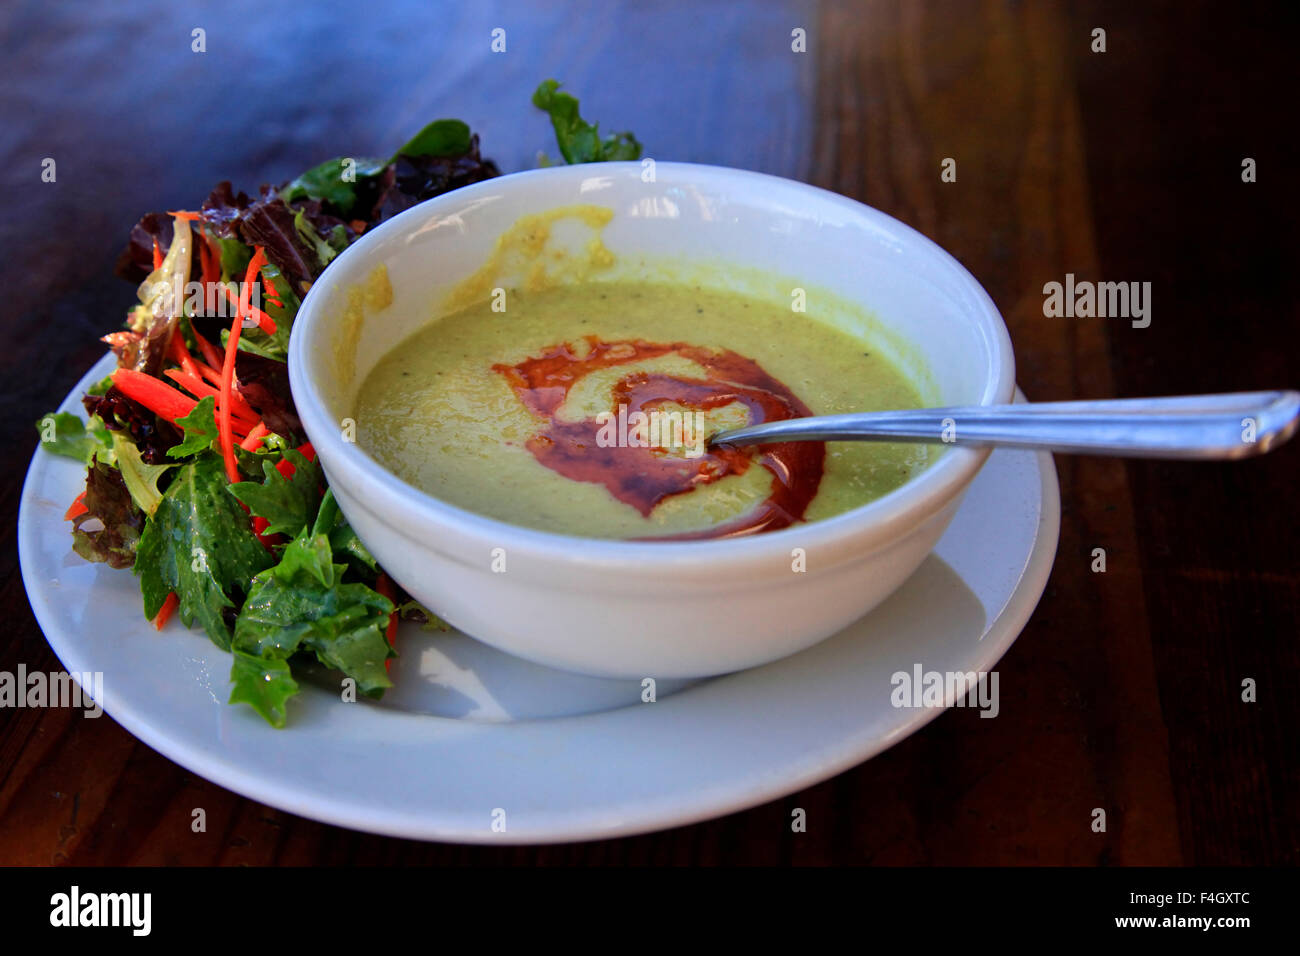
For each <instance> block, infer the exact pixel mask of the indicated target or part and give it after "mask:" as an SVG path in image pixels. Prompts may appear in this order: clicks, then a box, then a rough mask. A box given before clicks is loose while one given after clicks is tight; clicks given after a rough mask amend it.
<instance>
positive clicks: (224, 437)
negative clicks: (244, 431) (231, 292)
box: [217, 313, 244, 484]
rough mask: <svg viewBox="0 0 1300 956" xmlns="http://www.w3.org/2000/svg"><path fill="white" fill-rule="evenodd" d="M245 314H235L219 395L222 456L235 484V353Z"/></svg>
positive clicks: (218, 432)
mask: <svg viewBox="0 0 1300 956" xmlns="http://www.w3.org/2000/svg"><path fill="white" fill-rule="evenodd" d="M243 321H244V320H243V315H242V313H241V314H240V315H236V316H235V321H234V322H232V323H231V325H230V338H228V339H226V360H225V362H224V363H223V364H222V366H221V393H220V394H219V395H218V396H217V435H218V436H219V437H220V441H221V456H222V458H224V459H225V462H226V477H227V478H229V479H230V481H231V483H232V484H233V483H234V482H236V481H239V463H238V461H237V460H236V458H235V447H234V445H235V443H234V436H233V433H232V431H231V421H230V419H231V414H230V411H231V406H232V405H233V404H234V402H233V401H232V399H231V395H232V394H234V385H235V354H236V353H237V352H238V351H239V329H240V326H242V325H243Z"/></svg>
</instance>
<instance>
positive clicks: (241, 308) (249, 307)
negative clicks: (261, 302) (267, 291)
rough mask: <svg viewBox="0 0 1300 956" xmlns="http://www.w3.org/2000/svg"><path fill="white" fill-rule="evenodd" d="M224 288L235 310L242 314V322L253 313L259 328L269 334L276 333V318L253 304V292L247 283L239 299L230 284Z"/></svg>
mask: <svg viewBox="0 0 1300 956" xmlns="http://www.w3.org/2000/svg"><path fill="white" fill-rule="evenodd" d="M224 288H225V290H226V298H227V299H229V300H230V304H231V305H233V306H234V307H235V312H236V313H237V314H238V315H239V316H240V321H241V322H242V321H243V316H245V315H251V316H252V317H253V318H255V319H257V325H258V328H260V329H261V330H262V331H263V332H265V333H266V334H267V335H274V334H275V328H276V326H275V319H273V318H271V317H270V316H269V315H267V314H266V313H265V312H263V311H262V310H261V309H259V308H257V307H256V306H254V305H253V304H252V302H251V300H252V292H251V290H250V289H249V286H248V285H247V284H245V285H244V291H242V292H240V294H239V300H238V301H236V300H235V294H234V293H233V292H231V291H230V287H229V286H225V287H224Z"/></svg>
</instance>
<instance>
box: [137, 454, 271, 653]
mask: <svg viewBox="0 0 1300 956" xmlns="http://www.w3.org/2000/svg"><path fill="white" fill-rule="evenodd" d="M272 560H273V559H272V557H271V555H269V554H268V553H267V552H266V549H265V548H263V547H262V545H261V544H260V543H259V542H258V540H257V537H256V536H255V535H254V534H253V531H252V529H251V528H250V527H249V522H248V515H247V514H245V513H244V509H243V508H241V507H240V505H239V501H238V500H237V499H236V498H235V496H234V495H232V494H231V493H230V490H229V487H228V486H227V484H226V472H225V466H224V465H223V463H222V461H221V459H220V458H218V457H217V456H216V455H212V454H206V455H201V456H199V457H198V458H196V459H195V460H194V461H192V462H189V463H186V464H184V465H181V466H179V470H178V471H177V474H176V476H175V477H174V478H173V479H172V483H171V485H169V486H168V488H167V491H166V493H165V494H163V496H162V500H161V501H160V502H159V504H158V507H157V510H155V511H154V513H153V516H152V517H150V518H149V520H148V521H147V522H146V523H145V528H144V533H143V534H142V535H141V536H140V543H139V546H138V548H137V549H136V558H135V572H136V574H138V575H139V576H140V591H141V594H142V595H143V597H144V613H145V617H147V618H150V619H153V618H154V617H155V616H156V615H157V614H158V610H159V608H161V607H162V604H163V601H164V600H166V598H167V595H168V594H169V593H170V592H172V591H175V592H176V595H177V597H178V598H179V599H180V605H179V608H178V610H179V611H180V615H181V619H182V620H183V621H184V622H185V624H186V626H189V625H191V624H192V623H193V622H194V621H195V620H198V622H199V623H200V625H201V626H202V627H203V629H204V631H206V632H207V634H208V637H210V638H211V639H212V642H213V643H214V644H216V645H217V646H218V647H221V648H223V649H229V647H230V637H231V632H230V628H229V627H228V626H227V625H226V622H225V615H224V614H223V611H224V610H225V609H226V608H228V607H235V606H236V604H235V601H234V600H233V599H232V598H233V595H234V594H235V592H236V591H238V592H242V593H247V592H248V589H249V588H250V587H251V585H252V580H253V576H254V575H255V574H257V572H259V571H261V570H262V569H263V568H266V567H267V566H268V565H269V564H270V563H271V561H272Z"/></svg>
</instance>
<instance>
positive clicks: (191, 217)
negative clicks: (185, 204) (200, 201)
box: [167, 209, 203, 222]
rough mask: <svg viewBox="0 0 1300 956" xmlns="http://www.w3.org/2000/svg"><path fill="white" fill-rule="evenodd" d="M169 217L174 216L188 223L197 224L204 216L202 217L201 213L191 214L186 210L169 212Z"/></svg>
mask: <svg viewBox="0 0 1300 956" xmlns="http://www.w3.org/2000/svg"><path fill="white" fill-rule="evenodd" d="M167 215H169V216H172V217H174V218H176V219H184V220H185V221H186V222H196V221H197V220H199V219H202V218H203V216H202V215H200V214H199V213H197V212H189V211H188V210H185V209H176V210H169V211H168V212H167Z"/></svg>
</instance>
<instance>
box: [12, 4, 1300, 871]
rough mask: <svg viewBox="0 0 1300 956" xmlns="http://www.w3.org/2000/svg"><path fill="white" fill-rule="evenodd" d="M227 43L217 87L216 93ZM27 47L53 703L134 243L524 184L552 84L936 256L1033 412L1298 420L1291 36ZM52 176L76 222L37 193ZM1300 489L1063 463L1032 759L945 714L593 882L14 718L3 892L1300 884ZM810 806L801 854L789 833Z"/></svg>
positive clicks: (19, 596)
mask: <svg viewBox="0 0 1300 956" xmlns="http://www.w3.org/2000/svg"><path fill="white" fill-rule="evenodd" d="M466 8H472V11H471V10H467V9H466ZM268 17H269V22H268ZM255 22H258V23H263V24H268V26H266V27H264V28H261V29H256V30H253V29H249V25H250V24H253V23H255ZM195 26H202V27H204V28H205V29H207V31H208V50H209V52H208V53H207V54H204V55H197V54H194V53H192V52H191V51H190V42H189V35H190V34H189V31H190V30H191V29H192V28H193V27H195ZM495 26H503V27H505V28H506V29H507V31H508V52H507V53H506V54H504V55H494V54H492V53H490V51H489V49H488V32H489V31H490V29H491V28H492V27H495ZM0 27H2V31H3V40H2V46H0V48H2V49H3V52H4V57H5V62H6V64H7V65H8V67H9V72H8V73H7V76H6V79H5V81H4V110H5V119H6V123H5V134H4V137H3V140H0V148H2V150H3V152H2V154H0V177H3V185H4V194H5V197H6V205H5V209H4V213H3V215H2V216H0V248H2V249H4V250H5V253H4V256H3V257H2V258H0V282H2V284H3V288H4V289H5V290H6V293H7V302H6V304H7V308H6V310H5V312H4V314H3V316H2V317H0V326H2V328H3V334H4V342H5V347H4V348H3V349H2V350H0V374H3V382H4V389H5V402H4V406H3V411H2V412H0V421H2V422H3V427H4V430H5V431H4V435H5V441H4V444H3V447H2V449H0V454H2V455H3V456H4V465H5V467H4V468H3V469H2V470H0V475H2V476H3V477H0V514H3V515H4V523H3V528H2V533H3V538H4V542H3V544H4V547H3V549H2V551H0V601H3V607H4V609H5V611H6V612H7V613H6V617H5V625H4V627H3V628H0V669H7V670H12V669H14V667H16V665H17V664H18V663H19V662H22V663H25V664H26V666H27V667H28V668H29V669H44V670H48V669H51V668H54V667H57V666H58V665H57V662H56V660H55V658H54V656H53V655H52V653H51V652H50V650H49V648H48V646H47V645H46V643H45V641H44V639H43V637H42V635H41V633H40V631H39V628H38V627H37V626H36V624H35V621H34V620H33V618H32V615H31V612H30V609H29V607H28V605H27V601H26V597H25V594H24V592H23V586H22V582H21V579H20V575H19V572H18V567H17V556H16V544H15V528H14V516H15V514H16V510H17V501H18V493H19V489H20V487H21V480H22V476H23V474H24V472H25V470H26V466H27V462H28V461H29V460H30V457H31V454H32V452H33V450H34V447H35V433H34V430H33V429H32V427H31V423H32V422H33V421H34V420H35V419H36V418H37V417H38V416H39V415H40V414H41V413H43V412H44V411H46V410H47V409H48V408H49V407H50V406H52V405H53V404H54V403H55V402H56V401H57V400H58V399H59V398H61V397H62V396H63V395H64V394H65V393H66V392H67V390H68V389H69V388H71V386H72V385H73V383H74V382H75V381H76V380H77V378H78V377H80V375H81V374H82V373H83V372H84V371H85V369H86V368H87V367H88V366H89V365H90V364H91V363H92V362H93V361H94V360H95V358H97V357H98V355H99V354H100V353H101V347H100V346H99V344H98V343H97V342H96V338H97V336H98V335H100V334H103V333H104V332H106V331H109V330H111V329H112V328H114V327H116V326H117V325H118V324H119V323H120V320H121V314H122V310H123V309H124V308H125V306H126V305H127V304H128V302H129V300H130V298H131V290H130V288H129V286H127V285H125V284H124V283H122V282H120V280H116V279H114V278H113V277H112V275H111V270H112V262H113V258H114V256H115V255H116V252H117V250H118V248H119V247H120V245H121V244H122V242H123V240H124V238H125V235H126V231H127V229H128V228H129V227H130V225H131V223H132V222H133V221H134V220H135V219H136V218H137V217H138V215H139V214H140V213H142V212H145V211H148V210H152V209H166V208H176V207H183V206H187V205H192V204H193V203H194V202H195V201H196V199H197V198H198V197H201V196H202V195H204V194H206V191H207V189H208V188H209V187H210V186H211V185H212V184H213V183H214V182H216V181H217V180H219V179H223V178H230V179H233V180H234V181H235V182H236V184H237V185H240V186H242V187H243V188H246V189H249V188H251V187H254V186H256V185H257V184H258V183H260V182H263V181H278V180H280V179H283V178H286V177H287V176H290V175H293V174H294V173H296V172H297V171H298V170H299V169H300V168H302V167H303V166H305V165H307V164H309V163H311V162H314V161H317V160H319V159H321V158H323V157H326V156H330V155H336V154H337V153H339V152H340V151H342V150H345V149H352V150H355V151H357V152H377V153H382V152H384V151H385V149H386V148H387V147H388V146H389V145H391V144H393V143H395V142H397V141H399V140H400V139H401V138H402V137H403V135H404V134H405V133H408V132H409V131H410V130H412V129H413V128H416V127H418V126H419V125H420V124H421V123H422V122H424V121H425V120H426V119H427V118H429V117H432V116H435V115H458V116H461V117H463V118H465V119H466V120H467V121H469V122H470V123H471V124H472V125H473V126H474V127H475V128H476V129H478V130H480V131H481V132H482V134H483V141H484V146H485V151H486V152H487V153H488V154H489V155H492V156H494V157H495V158H496V159H497V160H498V161H499V162H500V163H501V165H502V166H503V168H507V169H518V168H524V167H526V166H529V165H531V164H532V163H533V160H534V156H535V153H536V151H537V150H538V149H546V148H550V149H552V151H553V147H551V146H550V142H549V130H548V128H547V124H546V121H545V120H544V119H543V118H541V117H540V116H538V115H536V114H535V113H534V112H533V111H532V110H531V109H530V108H529V107H528V95H529V93H530V92H531V90H532V88H533V86H535V84H536V82H537V81H538V80H539V79H541V78H544V77H546V76H555V77H557V78H559V79H561V80H563V81H564V82H565V83H566V84H568V85H569V86H570V87H571V88H572V89H573V90H574V91H575V92H577V93H578V94H579V95H581V96H582V98H583V104H584V112H588V113H590V115H593V116H595V117H598V118H600V119H601V120H602V122H603V123H604V125H605V126H606V127H607V128H631V129H633V130H635V131H636V132H637V134H638V136H640V138H641V139H642V140H643V141H644V142H645V143H646V144H647V152H648V154H649V155H652V156H654V157H656V158H671V159H685V160H692V161H699V162H712V163H720V164H724V165H732V166H741V167H747V168H752V169H759V170H763V171H766V172H772V173H777V174H780V175H786V176H792V177H796V178H801V179H805V180H807V181H809V182H812V183H815V184H816V185H820V186H824V187H826V188H829V189H833V190H836V191H838V192H841V193H844V194H845V195H848V196H852V197H854V198H857V199H861V200H863V201H864V202H867V203H870V204H872V205H874V206H876V207H878V208H880V209H883V210H884V211H886V212H888V213H890V214H891V215H894V216H897V217H898V218H900V219H902V220H903V221H905V222H908V223H909V224H911V225H913V226H915V227H916V228H918V229H920V230H921V231H922V232H924V233H926V234H927V235H929V236H931V237H932V238H934V239H935V240H936V241H938V242H939V243H940V244H941V245H943V246H944V247H945V248H947V249H949V250H950V251H951V252H952V253H953V254H954V255H955V256H957V257H958V258H959V259H960V260H961V261H962V262H963V263H964V264H965V265H966V266H967V267H968V268H969V269H970V270H971V271H972V272H973V273H974V275H975V276H977V277H978V278H979V279H980V280H981V282H983V283H984V285H985V287H986V288H987V289H988V290H989V292H990V294H991V295H992V297H993V298H994V300H995V301H996V302H997V304H998V305H999V307H1000V308H1001V310H1002V312H1003V315H1004V316H1005V317H1006V319H1007V322H1008V325H1009V326H1010V328H1011V332H1012V337H1013V340H1014V342H1015V346H1016V359H1017V363H1018V369H1019V376H1018V377H1019V381H1020V384H1021V386H1022V387H1023V389H1024V390H1025V392H1026V393H1027V394H1028V395H1029V397H1030V398H1032V399H1067V398H1098V397H1106V396H1112V395H1147V394H1172V393H1177V392H1185V391H1209V390H1229V389H1238V388H1241V389H1246V388H1260V387H1277V386H1292V387H1294V386H1295V385H1296V384H1297V382H1300V374H1297V372H1298V371H1300V369H1298V368H1297V360H1296V356H1297V355H1298V354H1300V332H1298V331H1297V330H1298V329H1300V323H1298V322H1297V319H1298V318H1300V315H1298V309H1297V304H1296V303H1297V299H1296V296H1295V295H1294V291H1293V289H1292V287H1291V286H1292V283H1293V276H1294V274H1295V267H1294V263H1295V261H1296V258H1297V251H1298V249H1297V245H1298V243H1297V226H1296V221H1297V219H1296V215H1295V214H1296V211H1297V203H1296V198H1297V196H1296V191H1297V185H1296V183H1295V180H1294V170H1295V169H1296V168H1297V162H1296V160H1297V158H1298V157H1297V148H1296V146H1297V138H1296V133H1295V124H1294V122H1293V121H1292V120H1291V119H1290V115H1291V113H1293V112H1294V110H1293V108H1291V107H1290V106H1289V104H1287V105H1284V104H1286V97H1285V96H1284V95H1283V94H1286V93H1289V92H1290V90H1291V89H1293V88H1294V85H1295V76H1294V67H1293V65H1292V64H1293V63H1294V55H1293V51H1292V49H1291V45H1292V38H1293V37H1294V35H1295V31H1294V28H1295V22H1294V14H1292V13H1291V12H1290V10H1289V8H1288V7H1287V6H1286V5H1282V4H1278V5H1272V6H1265V5H1258V6H1255V5H1233V6H1231V7H1227V6H1225V7H1218V6H1215V5H1212V4H1208V3H1194V2H1193V3H1176V4H1175V3H1159V4H1146V5H1140V8H1139V5H1135V4H1121V3H1103V4H1083V3H1079V4H1062V3H1049V2H1028V0H1026V2H1001V3H996V2H988V3H973V2H962V0H953V2H946V3H932V2H924V3H922V2H890V3H886V2H865V3H839V4H834V3H825V4H812V3H761V2H758V0H754V2H747V3H707V2H706V3H701V2H690V3H685V2H681V3H663V4H632V3H617V2H590V3H575V4H569V5H564V6H562V5H559V4H556V5H541V4H538V5H524V4H513V5H500V6H492V5H486V4H483V5H480V4H472V5H470V4H462V5H450V4H448V5H436V4H427V3H409V4H392V5H388V4H383V3H373V4H367V5H365V12H364V15H361V14H359V12H358V8H357V6H356V5H355V4H350V3H343V2H325V3H313V4H310V5H307V4H303V5H301V6H300V7H290V8H280V7H276V8H275V12H274V13H269V14H268V13H267V12H266V11H265V9H264V8H263V6H261V5H258V4H253V3H250V2H240V3H233V4H227V5H223V7H222V8H220V9H218V8H215V7H213V8H207V7H204V8H201V9H200V10H199V11H198V12H186V11H182V10H178V9H176V5H167V4H162V3H156V2H147V3H140V4H132V5H129V6H126V7H122V6H117V7H103V8H99V9H98V10H97V11H96V12H94V13H91V12H89V11H87V10H83V9H80V8H77V9H72V8H70V7H65V6H63V5H55V4H37V3H21V2H20V3H15V4H10V5H7V6H6V7H5V8H4V9H3V11H0ZM795 27H803V28H804V29H806V30H807V31H808V38H809V49H808V52H807V53H806V54H795V53H793V52H791V50H790V31H791V30H792V29H793V28H795ZM1094 27H1102V28H1104V29H1106V31H1107V51H1106V52H1105V53H1104V54H1101V53H1093V52H1091V51H1090V49H1089V44H1090V31H1091V30H1092V29H1093V28H1094ZM46 156H51V157H55V158H57V161H58V173H59V178H58V182H57V183H56V184H43V183H41V181H40V177H39V173H40V161H41V159H42V158H43V157H46ZM1247 156H1250V157H1253V158H1255V159H1256V161H1257V163H1258V170H1259V175H1258V182H1256V183H1253V184H1246V183H1243V182H1242V181H1241V176H1240V168H1241V167H1240V164H1241V160H1242V158H1243V157H1247ZM946 157H951V158H953V159H955V160H956V161H957V171H958V176H957V181H956V182H955V183H944V182H942V181H941V180H940V176H939V172H940V163H941V162H942V160H943V159H944V158H946ZM1067 272H1073V273H1074V274H1075V275H1076V276H1078V277H1079V278H1080V279H1089V278H1090V279H1094V280H1137V281H1150V282H1152V283H1153V312H1152V324H1151V326H1150V327H1149V328H1146V329H1134V328H1132V327H1130V326H1129V325H1128V323H1126V322H1124V321H1122V320H1115V319H1061V318H1047V317H1044V315H1043V310H1042V302H1043V296H1042V287H1043V284H1044V283H1045V282H1048V281H1053V280H1056V281H1060V280H1062V279H1063V278H1064V275H1065V274H1066V273H1067ZM1298 463H1300V445H1293V446H1291V447H1288V448H1285V449H1283V450H1282V451H1280V452H1279V453H1277V454H1276V455H1272V456H1269V457H1267V458H1264V459H1260V460H1256V461H1250V462H1246V463H1242V464H1235V465H1181V464H1152V463H1138V464H1123V463H1120V462H1116V461H1110V460H1105V459H1096V460H1088V459H1069V458H1061V459H1058V468H1059V470H1060V478H1061V491H1062V505H1063V515H1062V528H1061V543H1060V548H1059V551H1058V555H1057V562H1056V566H1055V569H1054V571H1053V574H1052V578H1051V581H1050V582H1049V585H1048V589H1047V592H1046V594H1045V595H1044V597H1043V600H1042V603H1041V604H1040V606H1039V608H1038V610H1037V612H1036V613H1035V614H1034V616H1033V618H1032V619H1031V621H1030V622H1029V624H1028V626H1027V627H1026V629H1025V632H1024V634H1023V635H1022V636H1021V638H1020V639H1019V640H1018V641H1017V642H1016V644H1015V645H1014V647H1013V648H1012V649H1011V651H1010V652H1009V653H1008V654H1007V656H1006V657H1005V658H1004V659H1003V661H1002V662H1001V664H1000V665H999V671H1000V674H1001V689H1002V697H1003V699H1002V712H1001V715H1000V716H999V719H997V720H992V721H989V720H980V719H978V717H977V715H976V714H974V713H972V712H970V711H968V710H955V711H952V712H950V713H948V714H946V715H944V716H943V717H941V718H940V719H938V720H936V721H935V722H933V723H932V724H930V725H928V726H927V727H926V728H925V729H924V730H922V731H921V732H920V733H918V734H916V735H914V736H913V737H911V738H909V739H907V740H905V741H903V742H902V743H901V744H899V745H898V746H896V747H894V748H893V749H891V750H889V751H888V752H886V753H885V754H883V755H881V756H880V757H877V758H876V759H874V760H872V761H870V762H869V763H866V764H864V765H862V766H859V767H857V768H855V769H853V770H851V771H849V772H847V773H844V774H841V775H840V776H838V777H836V778H835V779H833V780H829V781H827V782H825V783H823V784H821V785H819V786H816V787H813V788H811V789H809V790H807V791H804V792H802V793H797V794H794V795H791V796H790V797H788V798H786V799H784V800H780V801H775V802H773V803H771V804H768V805H765V806H762V807H758V808H756V809H753V810H750V811H747V812H744V813H740V814H735V815H732V816H730V817H726V818H724V819H720V820H716V821H712V822H709V823H704V824H700V825H696V826H691V827H685V828H681V829H677V830H672V831H667V832H663V833H657V834H651V835H647V836H643V837H636V838H632V839H625V840H613V841H606V842H599V843H589V844H578V845H571V846H556V847H540V848H529V847H523V848H500V849H482V848H470V847H459V846H449V845H438V844H421V843H416V842H411V841H403V840H395V839H387V838H380V837H374V836H370V835H365V834H359V833H353V832H350V831H346V830H341V829H338V828H334V827H330V826H326V825H323V824H318V823H315V822H313V821H309V820H305V819H302V818H298V817H295V816H294V815H292V814H288V813H284V812H281V811H277V810H271V809H268V808H266V807H263V806H260V805H258V804H255V803H253V802H251V801H248V800H245V799H243V798H242V797H239V796H237V795H235V794H233V793H230V792H228V791H226V790H224V789H222V788H220V787H217V786H215V785H213V784H211V783H208V782H207V781H205V780H202V779H200V778H198V777H196V776H194V775H193V774H190V773H189V772H187V771H185V770H183V769H182V768H180V767H178V766H177V765H175V764H173V763H171V762H170V761H168V760H167V759H165V758H163V757H161V756H160V755H158V754H157V753H155V752H154V751H152V750H150V749H149V748H148V747H146V746H145V745H143V744H141V743H139V742H137V741H136V740H135V739H134V738H133V737H131V736H130V735H128V734H127V733H126V732H125V731H123V730H122V729H121V728H120V727H118V726H117V725H116V724H114V723H113V722H112V720H111V719H101V720H98V721H88V720H85V719H82V718H81V717H80V716H79V715H76V714H75V713H74V712H71V711H66V710H62V711H61V710H49V711H34V710H3V711H0V863H36V864H45V863H64V862H67V863H74V864H91V865H93V864H106V863H130V864H236V865H238V864H251V865H265V864H325V865H328V864H350V863H363V864H392V863H449V864H473V863H483V862H496V863H580V864H668V865H681V864H699V863H814V864H815V863H829V862H838V863H876V864H975V863H1007V864H1016V863H1023V864H1048V863H1064V864H1083V865H1087V864H1230V865H1231V864H1278V863H1291V864H1294V863H1295V862H1297V860H1300V827H1298V826H1297V816H1298V813H1297V811H1298V810H1300V770H1298V767H1300V761H1298V760H1297V759H1296V758H1297V753H1296V748H1295V744H1294V739H1295V730H1296V727H1297V725H1298V724H1300V704H1298V703H1297V695H1296V693H1295V690H1294V688H1295V686H1296V684H1297V678H1298V677H1300V660H1298V652H1297V649H1296V641H1295V638H1296V635H1297V633H1300V583H1298V576H1297V564H1298V562H1300V558H1297V552H1296V542H1297V540H1298V538H1300V535H1298V534H1297V531H1298V528H1297V520H1296V509H1295V488H1296V476H1297V464H1298ZM1096 547H1102V548H1105V549H1106V552H1107V564H1108V569H1107V571H1106V573H1105V574H1094V573H1092V571H1091V570H1090V567H1089V565H1090V562H1091V552H1092V549H1093V548H1096ZM1245 678H1254V679H1255V680H1256V681H1258V684H1259V701H1258V702H1257V703H1255V704H1245V703H1243V702H1242V701H1241V699H1240V688H1241V681H1242V680H1243V679H1245ZM194 806H203V807H204V808H205V809H206V811H207V816H208V832H207V833H205V834H193V833H191V832H190V829H189V820H190V810H191V808H192V807H194ZM795 806H799V807H803V808H805V809H806V810H807V812H808V817H809V821H810V826H809V830H808V832H807V833H805V834H792V833H790V831H789V823H788V821H789V808H791V807H795ZM1094 807H1104V808H1106V809H1107V811H1108V815H1109V827H1108V830H1107V832H1106V833H1104V834H1097V833H1093V832H1092V831H1091V830H1090V828H1089V823H1090V819H1091V818H1090V813H1091V810H1092V808H1094Z"/></svg>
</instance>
